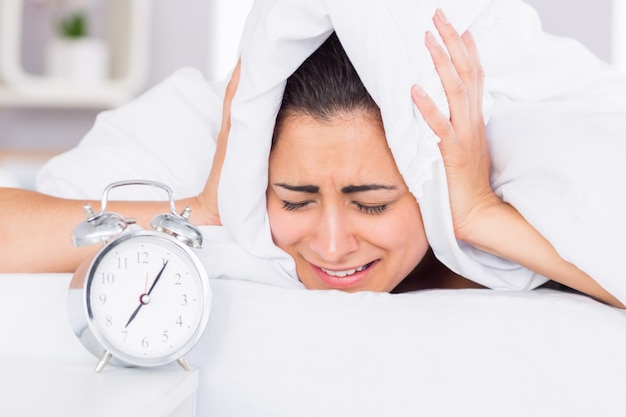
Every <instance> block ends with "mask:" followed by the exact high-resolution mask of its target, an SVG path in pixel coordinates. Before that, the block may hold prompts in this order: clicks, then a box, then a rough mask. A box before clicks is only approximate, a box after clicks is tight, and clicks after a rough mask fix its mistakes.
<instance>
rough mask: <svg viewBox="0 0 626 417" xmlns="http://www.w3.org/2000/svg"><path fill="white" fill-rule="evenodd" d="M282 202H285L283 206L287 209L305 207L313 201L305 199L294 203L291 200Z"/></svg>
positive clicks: (292, 209)
mask: <svg viewBox="0 0 626 417" xmlns="http://www.w3.org/2000/svg"><path fill="white" fill-rule="evenodd" d="M282 202H283V208H284V209H285V210H287V211H294V210H299V209H303V208H305V207H306V206H308V205H309V203H311V201H303V202H301V203H292V202H291V201H285V200H282Z"/></svg>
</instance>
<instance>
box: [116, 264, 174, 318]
mask: <svg viewBox="0 0 626 417" xmlns="http://www.w3.org/2000/svg"><path fill="white" fill-rule="evenodd" d="M168 262H169V260H168V261H165V263H164V264H163V267H162V268H161V270H160V271H159V273H158V274H157V276H156V278H155V279H154V282H153V283H152V285H151V286H150V289H149V290H148V292H147V293H146V294H142V295H141V297H139V305H138V306H137V308H136V309H135V311H133V314H131V315H130V318H129V319H128V321H127V322H126V326H124V328H127V327H128V325H129V324H130V323H131V322H132V321H133V320H135V317H137V313H139V310H141V307H143V306H144V305H145V304H148V303H149V302H150V298H149V297H148V298H146V296H149V295H150V293H151V292H152V290H153V289H154V287H155V286H156V283H157V282H159V279H160V278H161V275H163V271H164V270H165V267H166V266H167V263H168Z"/></svg>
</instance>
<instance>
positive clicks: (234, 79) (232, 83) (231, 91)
mask: <svg viewBox="0 0 626 417" xmlns="http://www.w3.org/2000/svg"><path fill="white" fill-rule="evenodd" d="M240 75H241V60H239V61H238V62H237V65H236V66H235V69H234V70H233V73H232V75H231V77H230V80H229V81H228V84H227V85H226V90H225V91H224V102H223V105H222V131H226V132H227V131H228V130H230V107H231V105H232V102H233V98H234V97H235V93H236V92H237V87H238V86H239V77H240Z"/></svg>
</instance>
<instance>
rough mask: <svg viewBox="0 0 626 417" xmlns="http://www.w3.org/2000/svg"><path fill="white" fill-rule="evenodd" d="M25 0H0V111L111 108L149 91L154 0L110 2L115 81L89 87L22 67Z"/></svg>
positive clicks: (108, 19) (109, 41)
mask: <svg viewBox="0 0 626 417" xmlns="http://www.w3.org/2000/svg"><path fill="white" fill-rule="evenodd" d="M24 1H25V0H0V107H55V108H62V107H64V108H76V107H80V108H96V109H99V108H110V107H115V106H118V105H120V104H122V103H124V102H126V101H128V100H130V99H132V98H133V97H134V96H136V95H137V94H138V93H139V92H140V91H141V89H142V88H143V87H144V85H145V82H146V78H147V70H148V51H149V50H150V42H149V41H150V36H149V31H150V24H149V23H150V10H151V2H150V0H108V1H107V3H106V12H107V16H104V18H106V22H107V30H106V33H107V39H106V42H107V44H108V46H109V48H110V56H111V67H110V71H109V72H110V75H109V79H107V80H105V81H104V82H102V83H98V84H97V85H96V84H93V85H91V84H90V85H86V84H80V83H77V82H73V81H72V80H63V79H53V78H50V77H46V76H44V75H41V76H38V75H34V74H29V73H27V72H26V71H25V70H24V69H23V66H22V63H21V52H22V35H21V34H22V25H23V24H25V23H24V19H23V10H24Z"/></svg>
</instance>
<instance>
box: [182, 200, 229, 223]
mask: <svg viewBox="0 0 626 417" xmlns="http://www.w3.org/2000/svg"><path fill="white" fill-rule="evenodd" d="M179 206H180V207H185V206H189V207H191V216H190V217H189V220H190V221H191V222H192V223H193V224H195V225H198V226H220V225H221V224H222V223H221V221H220V217H219V214H218V213H214V212H213V210H211V209H210V207H211V206H210V205H209V204H206V202H205V201H204V200H203V199H202V198H201V196H197V197H189V198H185V199H182V200H179V201H178V202H177V203H176V207H179Z"/></svg>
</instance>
